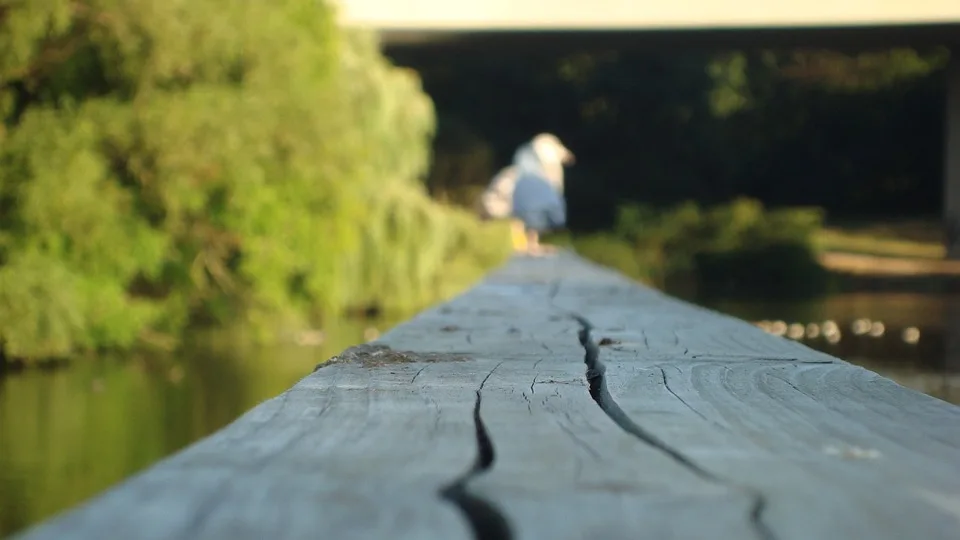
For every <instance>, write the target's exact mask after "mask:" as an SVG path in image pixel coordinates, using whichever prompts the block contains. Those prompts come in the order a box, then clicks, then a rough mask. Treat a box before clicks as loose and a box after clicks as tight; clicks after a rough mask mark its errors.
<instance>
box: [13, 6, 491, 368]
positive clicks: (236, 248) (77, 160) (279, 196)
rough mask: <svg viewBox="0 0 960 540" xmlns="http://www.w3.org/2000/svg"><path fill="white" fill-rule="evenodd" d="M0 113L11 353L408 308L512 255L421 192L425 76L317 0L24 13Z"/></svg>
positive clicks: (429, 116)
mask: <svg viewBox="0 0 960 540" xmlns="http://www.w3.org/2000/svg"><path fill="white" fill-rule="evenodd" d="M0 107H2V108H0V116H2V118H3V124H2V128H0V345H2V349H3V351H4V352H5V353H6V354H7V355H9V356H15V357H27V358H37V357H47V356H65V355H71V354H74V353H76V352H79V351H83V350H90V349H95V348H126V347H130V346H132V345H134V344H136V343H137V342H139V341H143V340H147V341H152V342H157V343H160V342H162V343H176V341H177V339H178V338H179V337H180V335H181V334H182V332H183V331H184V329H185V328H186V327H187V326H188V325H190V324H199V323H207V324H224V323H228V322H238V321H239V322H241V323H244V324H249V325H250V327H251V328H252V329H253V330H254V332H253V334H254V335H255V336H257V337H260V338H264V339H269V338H272V337H275V336H276V332H277V331H279V330H281V329H290V328H291V327H297V326H303V325H307V324H315V323H317V322H318V321H319V320H320V319H321V318H322V317H324V316H327V315H330V314H336V313H340V312H342V311H343V310H344V309H346V308H348V307H351V306H354V305H363V304H370V303H377V304H382V305H385V306H389V307H393V308H398V309H400V308H407V309H409V308H413V307H417V306H420V305H422V304H424V303H426V302H428V301H430V300H433V299H436V298H437V297H438V296H441V295H444V294H449V293H450V290H449V289H450V288H452V287H454V286H462V285H464V284H465V282H466V280H469V279H472V278H473V277H475V276H476V275H479V273H480V272H481V271H482V269H483V268H484V267H486V266H489V265H491V264H495V263H496V262H497V261H498V260H500V258H501V257H502V256H503V255H504V254H505V253H506V250H507V249H508V246H507V244H506V241H505V238H506V235H503V236H500V235H499V233H497V232H496V231H486V230H484V229H481V226H480V225H479V224H478V223H477V222H475V221H474V220H472V219H471V218H469V217H468V216H467V215H466V214H464V213H463V212H462V211H459V210H454V209H450V208H446V207H442V206H439V205H437V204H435V203H433V202H431V201H430V199H429V198H428V196H427V194H426V193H425V191H424V189H423V187H422V184H421V181H420V177H421V176H423V175H424V174H425V171H426V169H427V166H428V162H429V157H430V156H429V145H430V141H431V137H432V134H433V129H434V112H433V106H432V103H431V101H430V100H429V98H428V97H427V96H426V95H425V94H424V93H423V92H422V90H421V88H420V83H419V81H418V79H417V78H416V77H415V76H414V75H413V74H412V73H411V72H409V71H405V70H400V69H396V68H394V67H392V66H391V65H390V64H389V63H388V62H387V61H386V60H385V59H384V58H383V57H382V56H381V55H380V53H379V51H378V49H377V44H376V42H375V40H374V39H373V37H372V36H371V35H369V34H365V33H362V32H358V31H352V30H351V31H346V30H342V29H338V28H337V27H336V26H335V24H334V22H333V13H332V11H331V10H330V9H329V8H328V7H327V6H326V5H324V4H323V3H318V2H315V1H313V0H281V1H278V2H240V1H236V0H212V1H208V2H193V3H186V2H176V1H174V2H166V3H163V2H161V3H157V2H151V1H147V0H125V1H124V2H116V1H115V0H82V1H76V0H53V1H50V2H21V3H18V4H15V5H12V6H9V7H7V8H5V9H4V10H0ZM501 239H504V240H501ZM451 273H452V274H453V275H452V276H449V274H451ZM452 283H455V285H452Z"/></svg>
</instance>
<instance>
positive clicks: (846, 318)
mask: <svg viewBox="0 0 960 540" xmlns="http://www.w3.org/2000/svg"><path fill="white" fill-rule="evenodd" d="M699 303H700V304H702V305H705V306H707V307H710V308H712V309H715V310H717V311H721V312H723V313H727V314H729V315H733V316H735V317H739V318H741V319H745V320H748V321H752V322H762V321H770V322H776V321H780V322H781V323H785V324H786V325H802V327H803V337H800V338H799V341H800V342H802V343H804V344H805V345H807V346H809V347H812V348H814V349H818V350H821V351H824V352H826V353H828V354H831V355H833V356H836V357H838V358H842V359H844V360H846V361H848V362H852V363H854V364H858V365H861V366H863V367H865V368H867V369H870V370H873V371H876V372H877V373H880V374H881V375H884V376H886V377H889V378H891V379H893V380H895V381H897V382H898V383H900V384H902V385H904V386H908V387H910V388H914V389H916V390H919V391H921V392H924V393H927V394H930V395H932V396H936V397H938V398H940V399H943V400H945V401H949V402H951V403H957V404H960V343H958V341H957V337H958V333H960V332H958V331H960V297H958V296H948V295H935V294H918V293H885V292H871V293H845V294H837V295H833V296H829V297H827V298H823V299H818V300H811V301H807V302H756V301H750V302H744V301H722V300H703V301H700V302H699ZM827 321H832V322H834V323H835V324H836V326H837V329H838V331H839V333H838V334H837V335H836V336H835V337H833V338H830V337H829V336H827V335H824V333H823V331H822V328H823V326H824V322H827ZM811 323H812V324H811ZM877 323H879V324H877ZM788 328H789V326H788ZM799 328H800V326H794V329H799ZM868 328H869V330H868ZM908 329H915V330H917V331H918V332H916V333H915V332H913V331H908ZM811 330H812V331H811ZM788 333H789V330H788ZM798 333H799V332H798ZM917 336H919V339H918V340H916V342H914V343H911V342H912V341H914V339H913V338H915V337H917ZM838 338H839V339H838Z"/></svg>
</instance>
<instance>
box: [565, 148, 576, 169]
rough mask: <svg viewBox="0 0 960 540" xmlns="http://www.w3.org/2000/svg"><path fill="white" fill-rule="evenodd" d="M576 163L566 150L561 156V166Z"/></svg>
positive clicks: (571, 153) (571, 154)
mask: <svg viewBox="0 0 960 540" xmlns="http://www.w3.org/2000/svg"><path fill="white" fill-rule="evenodd" d="M576 162H577V158H576V157H575V156H574V155H573V152H571V151H570V150H567V151H566V153H565V154H564V156H563V164H564V165H567V166H570V165H573V164H574V163H576Z"/></svg>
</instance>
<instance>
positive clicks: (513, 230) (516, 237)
mask: <svg viewBox="0 0 960 540" xmlns="http://www.w3.org/2000/svg"><path fill="white" fill-rule="evenodd" d="M510 241H511V243H512V244H513V250H514V251H518V252H526V251H527V250H528V249H529V244H528V243H527V235H526V234H525V233H524V226H523V222H522V221H519V220H516V219H513V220H510Z"/></svg>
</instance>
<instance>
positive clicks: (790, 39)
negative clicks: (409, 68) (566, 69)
mask: <svg viewBox="0 0 960 540" xmlns="http://www.w3.org/2000/svg"><path fill="white" fill-rule="evenodd" d="M338 1H339V3H340V17H341V20H342V22H343V23H344V24H347V25H352V26H363V27H368V28H373V29H375V30H377V31H379V32H380V34H381V38H382V40H383V42H384V44H385V46H387V47H404V46H441V45H442V46H444V47H470V48H477V47H479V48H484V49H487V48H503V47H509V48H511V49H513V50H528V51H529V50H532V49H537V48H539V47H549V46H550V45H551V44H556V42H557V40H563V41H564V42H565V43H568V44H569V43H571V41H575V42H577V43H579V44H581V45H583V46H584V47H591V46H603V47H610V46H615V47H631V48H633V47H645V46H646V47H670V48H671V49H674V50H675V49H677V48H682V47H710V48H754V47H797V46H812V47H831V48H838V49H854V50H856V49H863V48H869V47H893V46H929V45H947V46H949V47H950V48H951V50H952V51H953V52H954V54H953V55H952V59H951V65H950V68H949V70H950V73H949V76H948V81H949V82H948V89H947V95H948V97H947V107H946V118H945V121H944V125H945V130H946V143H945V163H944V186H945V188H944V189H945V197H944V218H945V225H946V231H947V235H946V236H947V244H948V245H947V247H948V254H949V257H950V258H952V259H960V0H790V1H780V2H771V1H769V0H737V1H727V2H721V1H719V0H677V1H674V2H653V1H640V0H590V1H589V2H587V1H584V0H475V1H473V2H469V3H455V2H449V1H444V0H338Z"/></svg>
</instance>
